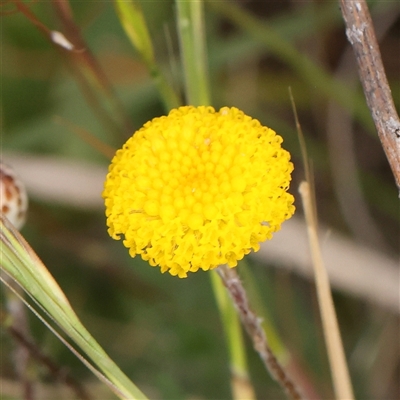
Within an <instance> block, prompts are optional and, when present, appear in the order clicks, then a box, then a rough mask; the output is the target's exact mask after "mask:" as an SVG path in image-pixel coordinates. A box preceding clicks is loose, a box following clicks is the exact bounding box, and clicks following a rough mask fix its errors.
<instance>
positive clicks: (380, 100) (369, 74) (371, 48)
mask: <svg viewBox="0 0 400 400" xmlns="http://www.w3.org/2000/svg"><path fill="white" fill-rule="evenodd" d="M340 4H341V9H342V14H343V18H344V21H345V23H346V35H347V38H348V39H349V42H350V43H351V45H352V46H353V50H354V53H355V56H356V60H357V64H358V71H359V75H360V80H361V83H362V85H363V88H364V94H365V97H366V100H367V104H368V107H369V109H370V110H371V115H372V118H373V120H374V123H375V126H376V129H377V131H378V136H379V139H380V141H381V143H382V147H383V150H384V151H385V154H386V157H387V159H388V161H389V164H390V167H391V168H392V171H393V175H394V177H395V180H396V184H397V187H398V189H399V190H400V120H399V116H398V114H397V112H396V109H395V107H394V103H393V98H392V94H391V91H390V88H389V84H388V81H387V78H386V74H385V70H384V68H383V63H382V58H381V54H380V51H379V46H378V42H377V40H376V36H375V31H374V27H373V24H372V20H371V15H370V13H369V10H368V6H367V4H366V2H365V0H357V1H348V0H340Z"/></svg>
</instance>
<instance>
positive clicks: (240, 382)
mask: <svg viewBox="0 0 400 400" xmlns="http://www.w3.org/2000/svg"><path fill="white" fill-rule="evenodd" d="M176 7H177V10H178V14H177V23H178V34H179V42H180V49H181V58H182V67H183V71H184V76H185V94H186V101H187V103H189V104H190V105H194V106H199V105H204V106H207V105H209V104H210V103H211V101H210V90H209V81H208V73H207V70H208V67H207V57H206V54H207V50H206V41H205V34H204V16H203V2H202V1H193V0H190V1H179V0H177V1H176ZM210 279H211V284H212V287H213V291H214V295H215V298H216V301H217V304H218V307H219V310H220V314H221V318H222V322H223V325H224V330H225V335H226V338H227V344H228V348H229V356H230V360H229V361H230V369H231V378H232V379H231V388H232V395H233V398H234V399H237V400H242V399H244V398H245V399H248V400H251V399H253V398H254V396H255V395H254V390H253V388H252V386H251V383H250V379H249V374H248V370H247V364H246V351H245V345H244V341H243V337H242V331H241V326H240V323H239V319H238V316H237V313H236V312H235V309H234V307H233V304H232V302H231V301H230V300H229V296H228V294H227V293H226V290H224V287H223V284H222V282H221V280H220V279H219V278H218V277H217V275H216V274H215V273H211V274H210Z"/></svg>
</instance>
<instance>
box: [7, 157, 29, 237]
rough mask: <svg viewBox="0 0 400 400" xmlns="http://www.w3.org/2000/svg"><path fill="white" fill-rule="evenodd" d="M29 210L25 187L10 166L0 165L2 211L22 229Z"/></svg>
mask: <svg viewBox="0 0 400 400" xmlns="http://www.w3.org/2000/svg"><path fill="white" fill-rule="evenodd" d="M27 209H28V196H27V194H26V189H25V185H24V184H23V183H22V181H21V180H20V179H19V178H18V177H17V175H16V174H15V172H14V170H13V169H12V168H11V167H10V166H8V165H6V164H4V163H0V211H1V212H2V213H3V214H4V215H5V216H6V217H7V218H8V220H9V221H10V222H11V223H12V224H13V225H14V226H15V227H16V228H17V229H21V228H22V226H23V225H24V223H25V219H26V212H27Z"/></svg>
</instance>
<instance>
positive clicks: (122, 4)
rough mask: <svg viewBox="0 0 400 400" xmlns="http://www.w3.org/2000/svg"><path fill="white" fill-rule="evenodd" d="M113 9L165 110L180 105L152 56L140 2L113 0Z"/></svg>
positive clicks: (177, 97) (152, 50)
mask: <svg viewBox="0 0 400 400" xmlns="http://www.w3.org/2000/svg"><path fill="white" fill-rule="evenodd" d="M114 4H115V9H116V11H117V15H118V18H119V20H120V22H121V25H122V27H123V28H124V30H125V33H126V35H127V36H128V38H129V40H130V41H131V43H132V45H133V46H134V47H135V48H136V49H137V51H138V52H139V54H140V56H141V58H142V60H143V62H144V63H145V64H146V66H147V68H148V70H149V72H150V75H151V77H152V78H153V81H154V83H155V85H156V87H157V89H158V91H159V92H160V95H161V98H162V101H163V102H164V106H165V108H166V111H169V110H171V109H172V108H176V107H179V106H180V105H181V102H180V99H179V96H178V95H177V94H176V93H175V91H174V90H173V89H172V87H171V85H169V83H168V82H167V80H166V78H165V76H164V75H163V73H162V71H161V70H160V68H159V66H158V65H157V63H156V60H155V57H154V49H153V44H152V41H151V37H150V33H149V30H148V28H147V24H146V20H145V18H144V15H143V11H142V8H141V6H140V2H139V1H137V0H115V3H114Z"/></svg>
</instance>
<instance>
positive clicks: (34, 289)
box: [0, 216, 146, 399]
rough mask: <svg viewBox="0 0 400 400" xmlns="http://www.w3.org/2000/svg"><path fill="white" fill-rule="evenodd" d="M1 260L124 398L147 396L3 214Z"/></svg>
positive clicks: (3, 265)
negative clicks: (102, 344)
mask: <svg viewBox="0 0 400 400" xmlns="http://www.w3.org/2000/svg"><path fill="white" fill-rule="evenodd" d="M0 245H1V247H0V251H1V252H0V262H1V268H2V269H4V271H6V273H7V274H8V275H10V276H11V277H12V278H13V279H14V280H15V281H16V282H18V283H19V284H20V285H21V287H22V288H23V289H24V290H25V291H26V292H27V293H28V294H29V295H30V296H31V297H32V298H33V299H34V301H35V302H37V303H38V304H39V305H40V306H41V307H42V308H43V310H44V311H45V312H46V313H47V314H48V315H49V316H50V317H51V318H52V319H53V321H54V322H56V323H57V325H58V326H59V327H60V328H61V329H62V330H63V331H64V332H65V333H66V334H67V335H68V336H69V337H70V338H71V339H72V340H73V341H74V342H75V343H76V344H77V345H78V346H79V347H80V348H81V349H82V350H83V351H84V352H85V353H86V354H87V355H88V356H89V357H90V359H91V360H92V361H93V363H94V364H95V365H96V366H97V367H98V368H99V370H100V371H102V372H103V373H104V375H105V376H106V377H107V378H108V379H109V380H110V381H111V382H112V384H113V385H114V386H115V388H116V389H117V391H115V388H114V387H113V386H111V387H110V389H111V390H113V391H114V392H116V394H117V395H118V396H119V397H120V398H121V399H146V396H145V395H144V394H143V393H142V392H141V391H140V390H139V389H138V388H137V387H136V386H135V385H134V384H133V383H132V382H131V381H130V380H129V379H128V378H127V376H126V375H125V374H124V373H123V372H122V371H121V370H120V369H119V367H118V366H117V365H116V364H115V363H114V362H113V361H112V360H111V359H110V358H109V357H108V355H107V354H106V353H105V351H104V350H103V349H102V348H101V347H100V345H99V344H98V343H97V342H96V340H95V339H94V338H93V337H92V336H91V335H90V333H89V332H88V331H87V330H86V328H85V327H84V326H83V325H82V323H81V322H80V320H79V318H78V317H77V315H76V314H75V312H74V310H73V309H72V307H71V306H70V304H69V302H68V300H67V298H66V297H65V295H64V293H63V292H62V290H61V289H60V287H59V286H58V284H57V283H56V281H55V280H54V278H53V277H52V276H51V274H50V273H49V271H48V270H47V269H46V267H45V266H44V265H43V263H42V262H41V260H40V259H39V258H38V256H37V255H36V254H35V252H34V251H33V250H32V248H31V247H30V246H29V244H28V243H27V242H26V241H25V240H24V238H23V237H22V236H21V234H20V233H19V232H18V231H17V230H16V229H15V228H14V227H13V226H12V225H11V224H10V222H8V220H7V219H6V218H5V217H3V216H1V219H0Z"/></svg>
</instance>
